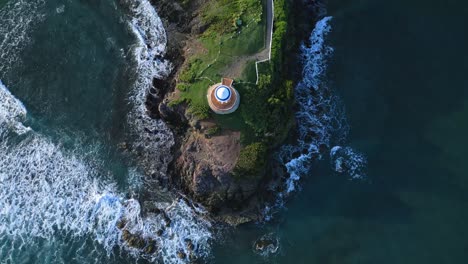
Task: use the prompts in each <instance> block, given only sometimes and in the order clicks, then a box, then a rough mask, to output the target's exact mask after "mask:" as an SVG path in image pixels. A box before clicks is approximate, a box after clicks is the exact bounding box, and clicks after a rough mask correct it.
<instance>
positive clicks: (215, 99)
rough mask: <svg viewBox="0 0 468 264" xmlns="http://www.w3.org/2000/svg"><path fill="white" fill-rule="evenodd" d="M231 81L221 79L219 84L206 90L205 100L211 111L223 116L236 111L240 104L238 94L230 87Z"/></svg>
mask: <svg viewBox="0 0 468 264" xmlns="http://www.w3.org/2000/svg"><path fill="white" fill-rule="evenodd" d="M233 82H234V81H233V80H232V79H228V78H223V80H222V81H221V83H218V84H215V85H213V86H211V87H210V88H209V89H208V94H207V99H208V104H209V105H210V108H211V110H213V112H215V113H217V114H221V115H225V114H230V113H233V112H234V111H236V110H237V108H238V107H239V103H240V96H239V92H237V90H236V89H234V87H232V83H233Z"/></svg>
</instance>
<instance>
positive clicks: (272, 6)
mask: <svg viewBox="0 0 468 264" xmlns="http://www.w3.org/2000/svg"><path fill="white" fill-rule="evenodd" d="M267 1H271V2H270V3H271V29H270V44H269V47H268V59H264V60H261V61H256V62H255V71H256V72H257V81H256V82H255V84H258V64H259V63H262V62H267V61H270V60H271V45H272V43H273V23H274V22H275V3H274V2H273V0H267ZM267 10H268V7H267ZM267 18H268V15H267ZM267 25H268V21H267Z"/></svg>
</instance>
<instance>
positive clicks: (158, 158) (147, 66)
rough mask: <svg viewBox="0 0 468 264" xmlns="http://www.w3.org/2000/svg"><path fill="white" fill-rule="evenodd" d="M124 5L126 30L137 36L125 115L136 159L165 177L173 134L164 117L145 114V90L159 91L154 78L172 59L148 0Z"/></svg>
mask: <svg viewBox="0 0 468 264" xmlns="http://www.w3.org/2000/svg"><path fill="white" fill-rule="evenodd" d="M124 5H125V6H126V8H127V9H128V12H129V14H130V19H129V21H128V27H129V30H130V31H131V32H132V33H133V34H134V36H135V38H136V40H137V42H136V44H135V45H134V46H133V47H132V50H131V54H132V59H133V63H134V67H135V81H134V85H133V89H132V92H131V97H130V101H131V104H132V106H133V107H132V110H131V112H130V113H129V114H128V118H127V119H128V122H129V124H130V129H131V135H132V137H133V140H132V144H133V149H136V150H137V151H138V153H139V154H140V157H139V161H140V163H141V164H144V165H145V167H146V171H147V173H148V174H150V175H152V177H153V178H158V179H161V178H167V175H166V172H167V168H168V165H169V163H170V162H171V159H172V155H171V148H172V146H173V145H174V137H173V134H172V132H171V131H170V129H169V128H168V127H167V125H166V124H165V123H164V122H163V121H161V120H157V119H152V118H151V117H150V116H149V115H148V113H147V108H146V98H147V96H148V94H150V93H151V94H154V95H155V96H156V95H157V94H158V93H159V91H158V90H157V88H154V87H153V80H154V79H164V78H166V77H167V76H168V75H169V74H170V72H171V70H172V65H171V63H170V62H169V61H168V60H165V59H164V58H163V57H164V55H165V53H166V47H167V37H166V32H165V29H164V26H163V24H162V21H161V19H160V18H159V16H158V14H157V12H156V10H155V9H154V7H153V6H152V5H151V3H150V2H149V1H148V0H127V1H124Z"/></svg>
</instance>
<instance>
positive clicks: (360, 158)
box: [330, 146, 367, 179]
mask: <svg viewBox="0 0 468 264" xmlns="http://www.w3.org/2000/svg"><path fill="white" fill-rule="evenodd" d="M330 160H331V162H332V166H333V170H335V171H336V172H338V173H343V174H347V175H350V177H351V178H352V179H362V178H364V177H365V168H366V165H367V159H366V157H365V156H364V155H363V154H361V153H358V152H356V151H355V150H354V149H352V148H350V147H341V146H335V147H333V148H332V149H331V151H330Z"/></svg>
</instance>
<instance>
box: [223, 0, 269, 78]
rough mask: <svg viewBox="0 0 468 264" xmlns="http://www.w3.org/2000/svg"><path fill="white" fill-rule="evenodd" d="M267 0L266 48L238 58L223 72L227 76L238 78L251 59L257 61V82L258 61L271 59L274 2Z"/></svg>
mask: <svg viewBox="0 0 468 264" xmlns="http://www.w3.org/2000/svg"><path fill="white" fill-rule="evenodd" d="M266 2H267V8H266V11H267V18H266V29H267V30H266V36H265V48H264V49H263V50H261V51H259V52H257V53H255V54H253V55H249V56H242V57H239V58H237V59H236V60H235V61H234V62H233V63H232V64H231V65H230V66H229V67H228V70H227V71H226V72H225V73H223V74H224V75H225V76H230V77H232V78H238V77H240V75H241V74H242V71H243V70H244V68H245V66H246V65H247V63H248V62H249V61H256V63H255V67H256V71H257V82H258V63H261V62H265V61H269V60H270V59H271V41H272V38H273V20H274V4H273V0H266Z"/></svg>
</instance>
